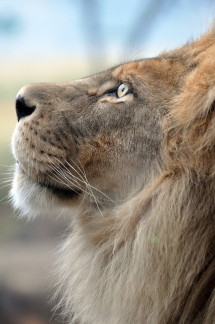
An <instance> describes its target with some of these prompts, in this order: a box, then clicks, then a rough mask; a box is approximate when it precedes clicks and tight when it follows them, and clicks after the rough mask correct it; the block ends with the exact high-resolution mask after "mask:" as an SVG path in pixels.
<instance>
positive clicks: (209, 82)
mask: <svg viewBox="0 0 215 324" xmlns="http://www.w3.org/2000/svg"><path fill="white" fill-rule="evenodd" d="M210 63H211V62H210ZM214 63H215V62H214ZM214 65H215V64H214ZM214 110H215V76H214V69H213V68H211V64H209V63H208V64H202V66H201V67H197V68H196V70H194V71H193V72H192V73H191V74H190V75H188V77H187V78H186V80H185V84H184V86H183V88H182V91H181V93H180V94H179V95H178V96H177V97H176V98H175V99H174V101H173V105H172V109H171V111H170V114H171V117H172V118H173V121H174V123H175V124H176V125H178V126H181V127H186V128H187V127H188V128H189V127H190V126H191V125H192V124H193V123H194V122H195V121H196V120H200V119H201V120H205V119H207V117H208V116H210V115H211V113H212V112H214Z"/></svg>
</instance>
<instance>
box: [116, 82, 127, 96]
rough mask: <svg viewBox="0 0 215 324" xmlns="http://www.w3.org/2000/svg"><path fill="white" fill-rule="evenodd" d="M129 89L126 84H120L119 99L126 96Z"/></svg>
mask: <svg viewBox="0 0 215 324" xmlns="http://www.w3.org/2000/svg"><path fill="white" fill-rule="evenodd" d="M128 90H129V88H128V86H127V85H126V84H124V83H122V84H120V86H119V88H118V89H117V97H118V98H121V97H123V96H124V95H126V93H127V92H128Z"/></svg>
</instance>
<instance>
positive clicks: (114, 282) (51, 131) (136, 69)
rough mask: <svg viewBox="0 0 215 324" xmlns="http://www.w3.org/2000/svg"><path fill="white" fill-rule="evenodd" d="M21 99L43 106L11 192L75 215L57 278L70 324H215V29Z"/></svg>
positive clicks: (16, 145) (26, 203)
mask: <svg viewBox="0 0 215 324" xmlns="http://www.w3.org/2000/svg"><path fill="white" fill-rule="evenodd" d="M121 83H125V84H128V85H129V89H130V91H131V93H130V92H129V93H128V94H126V95H125V96H123V97H121V98H117V96H116V92H115V93H114V90H113V91H112V90H111V89H112V88H114V87H116V91H117V87H118V86H119V85H120V84H121ZM109 90H111V91H109ZM108 91H109V92H108ZM19 96H22V98H24V100H25V105H26V106H28V107H36V109H35V111H34V112H33V113H32V114H31V115H29V116H26V117H24V118H22V119H21V120H20V122H19V124H18V126H17V128H16V131H15V133H14V136H13V151H14V155H15V157H16V159H17V160H18V161H19V165H18V166H17V170H16V174H15V180H14V187H13V189H12V195H13V196H14V204H15V206H16V207H17V208H19V209H20V210H21V211H22V212H23V213H33V214H35V215H36V214H39V213H41V211H44V209H48V210H49V209H50V208H56V207H57V206H58V207H62V206H66V207H68V208H69V209H71V216H72V224H71V231H70V232H69V234H68V238H67V239H66V241H65V243H64V245H63V246H62V247H61V249H60V252H59V258H58V264H57V267H56V268H57V275H56V277H55V279H54V280H55V284H56V287H57V289H56V290H57V292H56V295H57V297H58V298H59V304H58V307H60V309H62V314H63V315H64V316H65V318H66V319H67V320H68V322H69V323H82V324H125V323H126V324H175V323H177V324H178V323H179V324H191V323H192V324H200V323H201V324H212V323H215V199H214V196H215V181H214V180H215V179H214V178H215V112H214V111H215V109H214V108H215V104H214V102H215V101H214V100H215V30H211V31H210V32H208V33H207V34H205V35H204V36H203V37H202V38H200V39H199V40H197V41H195V42H192V43H189V44H187V45H185V46H183V47H182V48H179V49H177V50H175V51H172V52H169V53H163V54H161V55H160V56H159V57H157V58H154V59H149V60H140V61H135V62H130V63H126V64H123V65H120V66H118V67H116V68H113V69H111V70H109V71H107V72H104V73H101V74H98V75H95V76H92V77H89V78H86V79H82V80H78V81H73V82H69V83H67V84H38V85H36V84H34V85H29V86H27V87H24V88H23V89H21V91H20V93H19ZM18 98H20V97H18ZM74 191H77V192H78V195H76V194H75V193H74Z"/></svg>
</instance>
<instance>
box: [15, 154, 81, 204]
mask: <svg viewBox="0 0 215 324" xmlns="http://www.w3.org/2000/svg"><path fill="white" fill-rule="evenodd" d="M16 165H17V167H18V168H19V169H20V170H21V171H22V173H24V174H25V176H27V177H28V178H30V179H31V180H32V181H33V182H35V183H37V184H38V185H39V186H40V187H41V188H44V189H47V190H48V191H50V192H51V193H52V194H53V195H54V196H56V197H57V198H60V199H61V200H71V199H73V198H75V197H77V196H79V195H81V194H82V191H81V190H80V189H77V188H70V187H69V188H65V187H62V186H59V187H58V186H56V185H53V184H50V183H45V182H39V181H38V182H37V181H34V180H33V179H32V178H31V176H30V175H29V174H27V173H26V172H25V170H24V169H23V167H22V165H21V164H20V162H19V161H18V160H16Z"/></svg>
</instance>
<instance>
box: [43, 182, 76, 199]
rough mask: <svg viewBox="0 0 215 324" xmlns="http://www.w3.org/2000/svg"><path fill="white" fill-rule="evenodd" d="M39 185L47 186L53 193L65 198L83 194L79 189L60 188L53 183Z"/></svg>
mask: <svg viewBox="0 0 215 324" xmlns="http://www.w3.org/2000/svg"><path fill="white" fill-rule="evenodd" d="M39 185H40V186H41V187H43V188H46V189H47V190H50V191H51V192H52V194H53V195H55V196H57V197H58V198H60V199H63V200H68V199H73V198H74V197H77V196H79V195H81V191H80V190H78V189H71V188H59V187H56V186H53V185H49V184H48V185H47V184H43V183H39Z"/></svg>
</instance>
